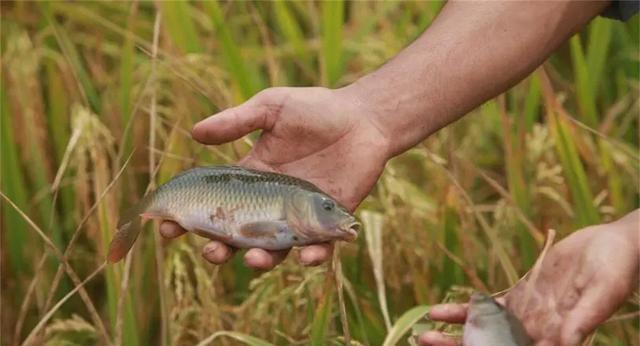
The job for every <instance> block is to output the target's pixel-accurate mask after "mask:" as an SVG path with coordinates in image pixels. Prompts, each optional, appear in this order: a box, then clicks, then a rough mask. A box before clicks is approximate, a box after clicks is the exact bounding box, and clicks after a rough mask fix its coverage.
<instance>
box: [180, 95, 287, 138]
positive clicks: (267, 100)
mask: <svg viewBox="0 0 640 346" xmlns="http://www.w3.org/2000/svg"><path fill="white" fill-rule="evenodd" d="M274 96H276V95H274V93H273V92H271V91H270V90H269V89H267V90H264V91H262V92H260V93H259V94H257V95H256V96H254V97H252V98H251V99H250V100H248V101H246V102H245V103H243V104H241V105H239V106H236V107H232V108H228V109H225V110H223V111H222V112H219V113H217V114H214V115H212V116H210V117H208V118H206V119H204V120H202V121H200V122H198V123H197V124H195V125H194V126H193V129H192V130H191V134H192V136H193V138H194V139H195V140H197V141H198V142H201V143H203V144H222V143H226V142H230V141H233V140H236V139H238V138H240V137H242V136H244V135H246V134H249V133H251V132H253V131H255V130H257V129H264V130H270V129H271V128H272V127H273V124H274V122H275V118H276V117H277V116H278V113H279V110H280V109H281V108H282V107H280V103H281V102H279V100H278V98H277V97H274Z"/></svg>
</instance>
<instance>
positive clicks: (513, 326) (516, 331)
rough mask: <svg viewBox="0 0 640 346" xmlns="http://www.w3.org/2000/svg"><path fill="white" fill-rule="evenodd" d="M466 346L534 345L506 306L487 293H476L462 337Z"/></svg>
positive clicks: (472, 298)
mask: <svg viewBox="0 0 640 346" xmlns="http://www.w3.org/2000/svg"><path fill="white" fill-rule="evenodd" d="M462 340H463V342H462V344H463V345H464V346H494V345H500V346H532V345H533V342H532V340H531V338H530V337H529V335H527V332H526V330H525V329H524V326H523V325H522V323H521V322H520V320H518V318H517V317H516V316H514V315H513V314H512V313H511V312H510V311H509V310H508V309H507V308H506V307H504V306H502V305H501V304H500V303H498V302H497V301H496V300H495V299H493V297H491V296H490V295H488V294H484V293H478V292H476V293H474V294H473V295H472V296H471V301H470V302H469V312H468V314H467V320H466V321H465V324H464V334H463V337H462Z"/></svg>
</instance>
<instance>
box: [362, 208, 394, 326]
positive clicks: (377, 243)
mask: <svg viewBox="0 0 640 346" xmlns="http://www.w3.org/2000/svg"><path fill="white" fill-rule="evenodd" d="M361 217H362V223H363V228H364V234H365V236H366V237H365V239H366V241H367V249H368V252H369V257H370V258H371V264H372V265H373V276H374V278H375V280H376V288H377V292H378V302H379V303H380V310H381V311H382V316H383V317H384V324H385V326H386V327H387V330H390V329H391V318H390V317H389V308H388V307H387V294H386V292H385V288H384V269H383V266H382V258H383V257H384V256H383V254H382V225H383V224H384V218H383V216H382V215H381V214H380V213H375V212H371V211H368V210H365V211H363V212H362V214H361Z"/></svg>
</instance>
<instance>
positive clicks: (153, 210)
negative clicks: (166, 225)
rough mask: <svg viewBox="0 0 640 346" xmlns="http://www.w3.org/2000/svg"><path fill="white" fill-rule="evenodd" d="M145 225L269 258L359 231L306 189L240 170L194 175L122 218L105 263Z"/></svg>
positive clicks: (331, 203) (304, 184)
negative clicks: (161, 225) (268, 253)
mask: <svg viewBox="0 0 640 346" xmlns="http://www.w3.org/2000/svg"><path fill="white" fill-rule="evenodd" d="M147 219H161V220H170V221H173V222H176V223H178V224H179V225H180V226H181V227H182V228H184V229H185V230H187V231H190V232H193V233H195V234H197V235H200V236H203V237H206V238H209V239H212V240H219V241H222V242H224V243H225V244H228V245H231V246H233V247H236V248H254V247H256V248H262V249H266V250H284V249H289V248H291V247H294V246H304V245H309V244H313V243H322V242H328V241H334V240H344V241H353V240H355V239H356V237H357V234H358V233H357V232H358V230H359V227H360V223H359V222H358V221H357V219H356V218H355V217H354V216H353V215H352V214H351V213H350V212H349V211H348V210H347V209H346V208H345V207H344V206H342V205H341V204H339V203H338V202H337V201H336V200H335V199H333V198H332V197H331V196H329V195H328V194H327V193H325V192H323V191H322V190H320V189H319V188H318V187H317V186H315V185H314V184H312V183H310V182H308V181H305V180H302V179H298V178H295V177H292V176H288V175H285V174H279V173H273V172H264V171H259V170H254V169H248V168H243V167H239V166H208V167H196V168H192V169H189V170H186V171H184V172H182V173H180V174H178V175H177V176H175V177H173V178H172V179H170V180H169V181H167V182H166V183H165V184H163V185H161V186H159V187H158V188H157V189H156V190H155V191H153V192H151V193H149V194H147V195H146V196H145V197H143V198H142V199H141V200H140V202H138V204H137V205H134V206H133V207H132V208H130V209H128V210H126V211H125V212H124V213H123V215H122V217H121V219H120V221H119V222H118V226H117V230H116V232H115V235H114V236H113V239H112V241H111V244H110V245H109V251H108V254H107V260H108V261H109V262H112V263H114V262H118V261H120V260H121V259H122V258H124V256H126V254H127V253H128V252H129V250H130V249H131V248H132V247H133V244H134V242H135V240H136V238H137V237H138V234H139V233H140V231H141V229H142V224H143V221H144V220H147Z"/></svg>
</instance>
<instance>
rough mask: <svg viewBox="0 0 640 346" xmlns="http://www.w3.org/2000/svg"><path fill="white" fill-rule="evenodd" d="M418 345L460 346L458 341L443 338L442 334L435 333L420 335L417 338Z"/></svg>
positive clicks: (429, 332) (446, 337)
mask: <svg viewBox="0 0 640 346" xmlns="http://www.w3.org/2000/svg"><path fill="white" fill-rule="evenodd" d="M418 344H419V345H423V346H427V345H429V346H458V345H462V344H461V343H460V340H459V339H455V338H452V337H448V336H445V335H444V334H442V333H440V332H436V331H428V332H425V333H422V335H420V336H419V337H418Z"/></svg>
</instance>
